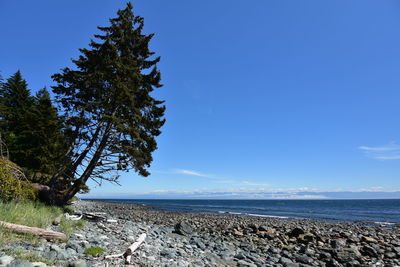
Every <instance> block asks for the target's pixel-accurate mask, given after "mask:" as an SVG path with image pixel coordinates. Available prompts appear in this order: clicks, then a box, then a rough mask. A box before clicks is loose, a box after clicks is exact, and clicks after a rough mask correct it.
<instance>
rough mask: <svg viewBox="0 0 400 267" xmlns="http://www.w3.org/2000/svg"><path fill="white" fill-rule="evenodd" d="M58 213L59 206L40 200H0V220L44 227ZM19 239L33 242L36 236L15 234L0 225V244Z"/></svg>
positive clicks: (60, 212) (60, 211) (59, 211)
mask: <svg viewBox="0 0 400 267" xmlns="http://www.w3.org/2000/svg"><path fill="white" fill-rule="evenodd" d="M60 214H62V209H61V208H58V207H53V206H46V205H44V204H42V203H40V202H33V201H21V202H8V203H3V202H0V221H5V222H9V223H15V224H23V225H27V226H33V227H39V228H46V227H47V226H49V225H50V224H51V223H52V221H53V220H54V218H56V217H57V216H58V215H60ZM19 240H25V241H30V242H35V241H37V240H38V238H37V237H35V236H33V235H29V234H24V235H21V234H15V233H12V232H10V231H8V230H7V229H4V228H3V229H2V228H1V227H0V246H3V245H5V244H7V243H10V242H16V241H19Z"/></svg>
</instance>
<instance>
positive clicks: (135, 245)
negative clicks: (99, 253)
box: [105, 234, 146, 264]
mask: <svg viewBox="0 0 400 267" xmlns="http://www.w3.org/2000/svg"><path fill="white" fill-rule="evenodd" d="M145 239H146V234H141V235H140V236H139V237H138V239H136V241H135V243H133V244H132V245H130V246H129V247H128V248H127V249H126V251H125V252H124V253H121V254H115V255H108V256H106V257H105V258H106V259H112V258H119V257H124V258H125V263H126V264H130V262H131V258H132V253H133V252H134V251H135V250H136V249H137V248H138V247H139V246H140V245H141V244H142V243H143V242H144V240H145Z"/></svg>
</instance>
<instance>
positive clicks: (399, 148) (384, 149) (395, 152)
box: [358, 142, 400, 160]
mask: <svg viewBox="0 0 400 267" xmlns="http://www.w3.org/2000/svg"><path fill="white" fill-rule="evenodd" d="M358 149H360V150H362V151H363V152H364V155H365V156H367V157H369V158H373V159H378V160H396V159H400V145H399V144H396V143H395V142H390V143H389V144H387V145H383V146H377V147H370V146H360V147H358Z"/></svg>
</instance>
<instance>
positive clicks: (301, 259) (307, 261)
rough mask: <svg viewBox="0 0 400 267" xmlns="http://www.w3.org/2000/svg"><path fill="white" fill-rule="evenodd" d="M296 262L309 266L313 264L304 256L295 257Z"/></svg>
mask: <svg viewBox="0 0 400 267" xmlns="http://www.w3.org/2000/svg"><path fill="white" fill-rule="evenodd" d="M296 261H297V262H301V263H305V264H311V263H312V262H313V260H312V259H311V258H310V257H308V256H306V255H297V256H296Z"/></svg>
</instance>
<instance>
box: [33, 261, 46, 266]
mask: <svg viewBox="0 0 400 267" xmlns="http://www.w3.org/2000/svg"><path fill="white" fill-rule="evenodd" d="M32 265H33V267H47V264H46V263H44V262H32Z"/></svg>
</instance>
